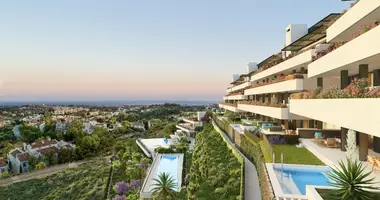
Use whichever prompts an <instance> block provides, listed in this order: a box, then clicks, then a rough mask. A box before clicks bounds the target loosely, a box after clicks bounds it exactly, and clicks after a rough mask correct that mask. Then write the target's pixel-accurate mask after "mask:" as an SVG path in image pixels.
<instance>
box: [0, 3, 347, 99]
mask: <svg viewBox="0 0 380 200" xmlns="http://www.w3.org/2000/svg"><path fill="white" fill-rule="evenodd" d="M346 8H348V5H347V3H344V2H341V1H340V0H334V1H332V0H318V1H316V0H315V1H311V0H307V1H306V0H287V1H283V0H265V1H263V0H233V1H232V0H133V1H132V0H107V1H106V0H80V1H79V0H61V1H51V0H34V1H15V0H0V101H43V100H49V101H54V100H59V101H77V100H79V101H82V100H86V101H87V100H215V101H217V100H222V96H223V95H224V94H225V93H226V89H227V87H228V86H229V83H230V82H231V81H232V75H233V74H241V73H245V72H246V65H247V63H248V62H260V61H262V60H264V59H265V58H267V57H268V56H270V55H272V54H274V53H277V52H279V51H280V50H281V48H282V47H283V45H284V43H285V28H286V26H287V25H288V24H291V23H293V24H308V25H309V26H311V25H313V24H315V23H316V22H318V21H319V20H321V19H322V18H324V17H325V16H327V15H328V14H330V13H336V12H341V11H343V10H344V9H346Z"/></svg>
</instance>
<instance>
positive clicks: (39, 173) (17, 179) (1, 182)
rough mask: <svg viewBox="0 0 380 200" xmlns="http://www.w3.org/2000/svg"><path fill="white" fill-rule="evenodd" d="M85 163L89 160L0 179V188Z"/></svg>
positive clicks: (107, 158) (108, 157)
mask: <svg viewBox="0 0 380 200" xmlns="http://www.w3.org/2000/svg"><path fill="white" fill-rule="evenodd" d="M104 158H105V159H106V160H109V159H110V158H111V156H105V157H104ZM87 161H90V160H82V161H77V162H72V163H66V164H61V165H55V166H52V167H48V168H45V169H40V170H35V171H32V172H26V173H22V174H19V175H17V176H11V177H9V178H6V179H4V178H2V179H0V187H3V186H7V185H10V184H12V183H17V182H21V181H27V180H30V179H34V178H44V177H46V176H49V175H52V174H54V173H57V172H59V171H61V170H64V169H67V168H75V167H78V165H80V164H82V163H85V162H87Z"/></svg>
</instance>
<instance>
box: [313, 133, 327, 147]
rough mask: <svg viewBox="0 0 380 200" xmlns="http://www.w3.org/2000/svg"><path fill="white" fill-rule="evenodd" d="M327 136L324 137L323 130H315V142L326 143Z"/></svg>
mask: <svg viewBox="0 0 380 200" xmlns="http://www.w3.org/2000/svg"><path fill="white" fill-rule="evenodd" d="M324 141H325V137H323V134H322V132H315V134H314V142H315V143H317V144H320V143H324Z"/></svg>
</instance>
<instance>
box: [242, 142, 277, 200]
mask: <svg viewBox="0 0 380 200" xmlns="http://www.w3.org/2000/svg"><path fill="white" fill-rule="evenodd" d="M240 149H241V151H242V153H243V154H244V155H245V156H246V157H247V158H248V159H249V160H250V161H251V162H252V163H253V164H254V165H255V166H256V170H257V175H258V177H259V183H260V190H261V198H262V199H263V200H272V199H273V197H274V194H273V192H272V190H271V188H272V186H271V183H270V182H269V180H268V178H267V172H266V168H265V161H264V156H263V152H262V150H261V147H260V145H259V144H258V143H256V142H255V141H253V140H252V139H251V138H249V137H247V136H246V135H242V137H241V146H240Z"/></svg>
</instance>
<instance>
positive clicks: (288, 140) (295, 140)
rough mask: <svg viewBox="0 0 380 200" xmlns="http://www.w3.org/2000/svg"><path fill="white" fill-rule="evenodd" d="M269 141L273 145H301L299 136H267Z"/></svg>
mask: <svg viewBox="0 0 380 200" xmlns="http://www.w3.org/2000/svg"><path fill="white" fill-rule="evenodd" d="M267 138H268V141H269V143H271V144H289V145H296V144H299V138H300V136H299V135H267Z"/></svg>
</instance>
